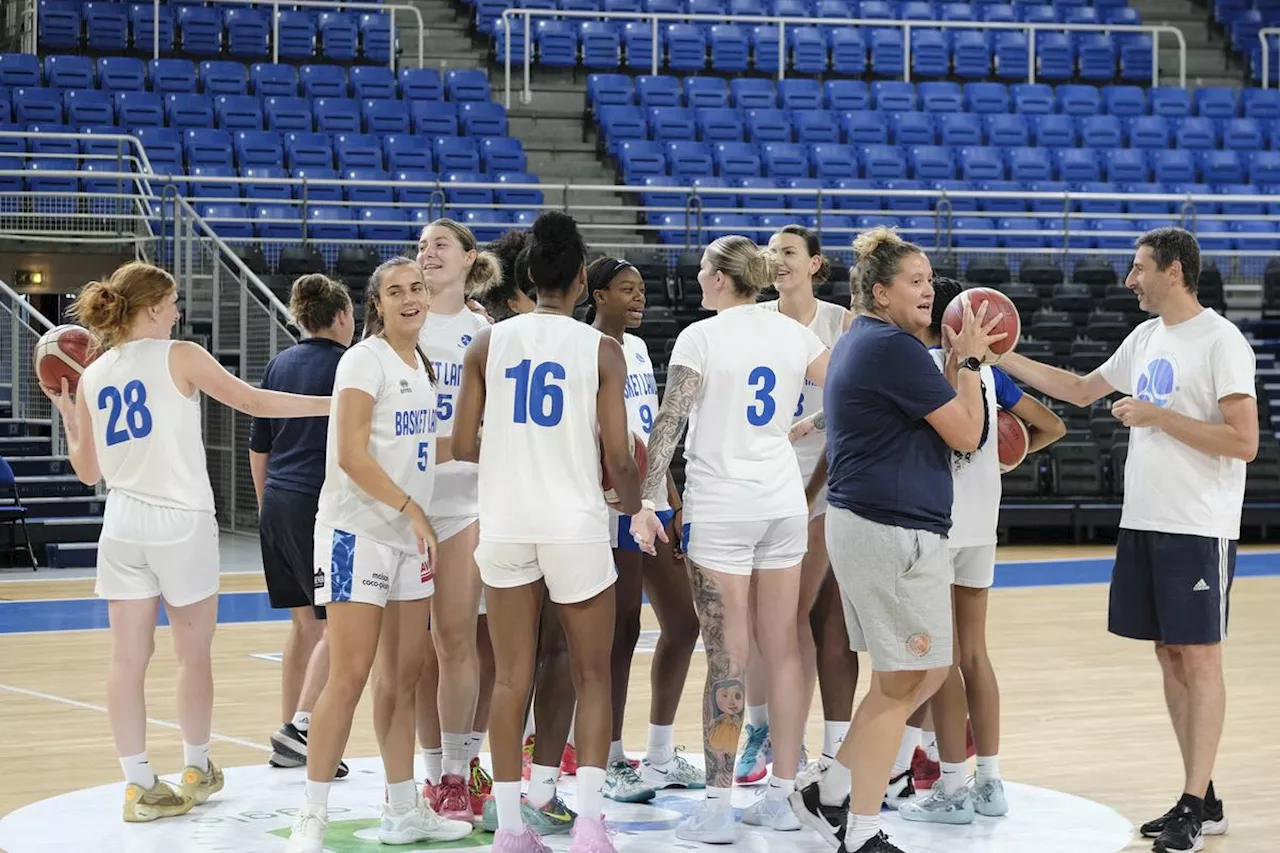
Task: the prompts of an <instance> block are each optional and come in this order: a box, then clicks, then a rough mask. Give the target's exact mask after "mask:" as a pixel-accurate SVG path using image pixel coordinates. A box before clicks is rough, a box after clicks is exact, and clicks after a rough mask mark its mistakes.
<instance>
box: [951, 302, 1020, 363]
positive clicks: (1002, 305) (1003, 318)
mask: <svg viewBox="0 0 1280 853" xmlns="http://www.w3.org/2000/svg"><path fill="white" fill-rule="evenodd" d="M984 302H985V303H987V316H986V317H985V318H983V320H984V322H991V319H992V318H993V317H995V316H996V315H997V314H999V315H1000V321H999V322H998V323H996V325H995V327H994V328H992V330H991V334H993V335H997V334H999V333H1001V332H1004V333H1005V338H1004V339H1003V340H1000V341H996V342H995V343H994V344H992V345H991V356H989V357H988V358H987V359H986V363H987V364H995V363H996V362H997V361H999V360H1000V357H1001V356H1002V355H1004V354H1005V353H1007V352H1012V351H1013V348H1014V347H1016V346H1017V345H1018V338H1019V337H1020V336H1021V335H1022V319H1021V318H1020V317H1019V316H1018V309H1017V308H1015V307H1014V306H1013V301H1012V300H1010V299H1009V297H1007V296H1005V295H1004V294H1003V293H1001V292H1000V291H998V290H992V289H991V288H989V287H972V288H969V289H968V290H962V291H960V294H959V295H958V296H956V298H955V299H952V300H951V304H950V305H948V306H947V310H946V311H945V312H944V313H943V315H942V324H943V325H944V326H950V327H951V330H952V331H953V332H956V333H959V331H960V328H961V327H962V326H963V325H964V308H965V306H966V305H968V306H969V308H970V309H971V310H972V311H973V313H974V314H975V315H976V314H977V313H978V309H979V308H980V307H981V306H982V304H983V303H984Z"/></svg>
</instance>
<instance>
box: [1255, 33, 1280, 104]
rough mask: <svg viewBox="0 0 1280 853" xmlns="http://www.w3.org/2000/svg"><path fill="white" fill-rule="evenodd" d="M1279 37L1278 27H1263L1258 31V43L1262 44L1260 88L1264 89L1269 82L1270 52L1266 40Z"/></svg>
mask: <svg viewBox="0 0 1280 853" xmlns="http://www.w3.org/2000/svg"><path fill="white" fill-rule="evenodd" d="M1269 36H1280V27H1263V28H1262V29H1260V30H1258V41H1259V42H1260V43H1261V44H1262V88H1264V89H1266V88H1267V87H1268V85H1269V84H1270V82H1271V51H1270V50H1269V49H1268V45H1267V38H1268V37H1269Z"/></svg>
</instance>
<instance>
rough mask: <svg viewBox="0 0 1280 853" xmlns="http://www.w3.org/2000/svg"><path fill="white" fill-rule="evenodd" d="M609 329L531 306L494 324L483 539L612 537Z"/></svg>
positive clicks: (484, 443) (483, 450) (483, 452)
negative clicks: (606, 441) (603, 413)
mask: <svg viewBox="0 0 1280 853" xmlns="http://www.w3.org/2000/svg"><path fill="white" fill-rule="evenodd" d="M600 339H601V333H600V332H598V331H597V330H596V329H594V328H592V327H591V326H588V325H587V324H586V323H581V322H579V321H577V320H575V319H573V318H572V317H566V316H564V315H560V314H543V313H538V312H534V313H530V314H522V315H520V316H518V317H512V318H511V319H510V320H504V321H503V322H501V323H498V324H497V325H495V326H493V327H492V331H490V333H489V358H488V364H487V367H486V369H485V404H484V437H483V439H482V440H481V442H480V538H481V539H482V540H486V541H491V542H518V543H523V544H544V543H545V544H556V543H572V542H608V541H609V510H608V507H607V506H606V504H605V502H604V492H603V490H602V489H601V488H600V425H599V422H598V420H597V419H596V397H597V394H598V393H599V389H600V364H599V361H600Z"/></svg>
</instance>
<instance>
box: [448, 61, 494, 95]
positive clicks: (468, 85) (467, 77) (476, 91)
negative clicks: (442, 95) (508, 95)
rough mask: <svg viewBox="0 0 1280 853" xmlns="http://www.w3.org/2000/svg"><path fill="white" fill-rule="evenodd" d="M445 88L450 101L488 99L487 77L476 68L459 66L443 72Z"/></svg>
mask: <svg viewBox="0 0 1280 853" xmlns="http://www.w3.org/2000/svg"><path fill="white" fill-rule="evenodd" d="M445 89H446V92H447V93H448V96H449V100H451V101H487V100H489V78H488V77H487V76H485V73H484V72H483V71H481V70H479V69H477V68H459V69H455V70H453V71H450V72H448V73H447V74H445Z"/></svg>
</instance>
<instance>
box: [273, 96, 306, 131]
mask: <svg viewBox="0 0 1280 853" xmlns="http://www.w3.org/2000/svg"><path fill="white" fill-rule="evenodd" d="M263 113H264V114H265V116H266V119H267V129H268V130H279V131H304V132H309V131H310V130H311V129H312V124H313V118H312V115H311V101H310V100H309V99H307V98H295V97H287V98H286V97H268V98H265V99H264V100H263Z"/></svg>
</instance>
